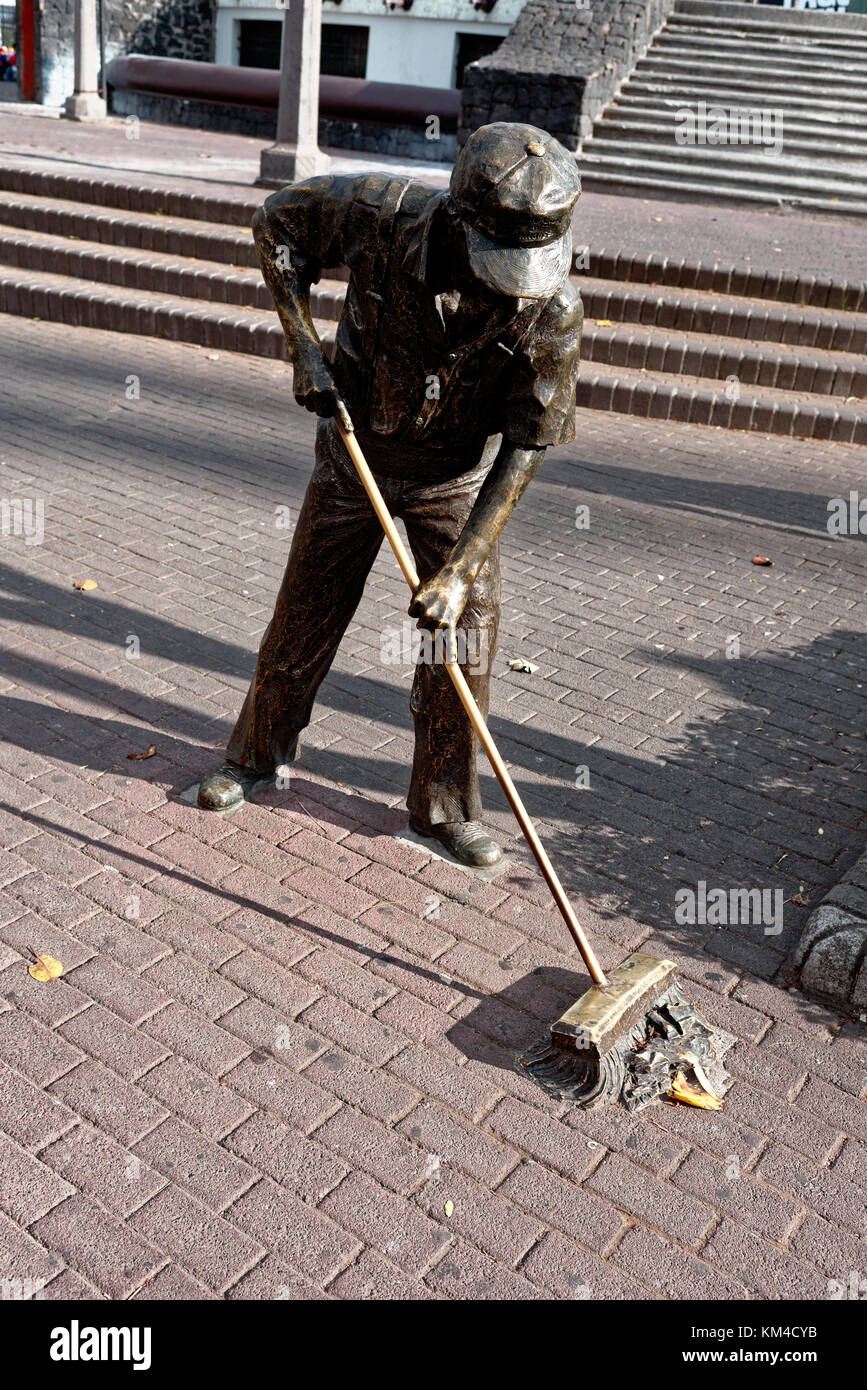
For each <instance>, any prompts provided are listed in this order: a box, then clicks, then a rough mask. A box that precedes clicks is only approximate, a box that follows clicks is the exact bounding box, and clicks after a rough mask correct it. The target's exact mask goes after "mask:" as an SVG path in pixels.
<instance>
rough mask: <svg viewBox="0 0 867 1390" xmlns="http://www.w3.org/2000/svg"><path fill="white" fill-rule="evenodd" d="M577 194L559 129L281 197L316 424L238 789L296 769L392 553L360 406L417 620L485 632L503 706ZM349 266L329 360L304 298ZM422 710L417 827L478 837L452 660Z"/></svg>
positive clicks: (488, 134)
mask: <svg viewBox="0 0 867 1390" xmlns="http://www.w3.org/2000/svg"><path fill="white" fill-rule="evenodd" d="M579 191H580V184H579V180H578V174H577V170H576V167H575V162H574V158H573V157H572V156H571V155H570V154H569V153H568V152H567V151H566V150H564V149H563V148H562V147H561V146H559V145H558V144H557V142H556V141H554V140H552V138H551V137H550V136H548V135H547V134H546V133H545V132H544V131H540V130H537V129H536V128H534V127H532V126H516V125H506V124H497V125H492V126H488V127H485V128H483V129H482V130H481V131H477V132H475V134H474V135H473V136H472V137H471V139H470V141H468V143H467V145H466V146H465V148H464V150H463V151H462V152H461V155H460V156H459V159H458V163H457V165H456V167H455V172H454V176H453V179H452V184H451V188H450V190H449V191H448V192H443V191H431V190H430V189H429V188H427V187H425V186H424V185H423V184H421V183H418V182H416V181H415V180H412V179H394V178H391V177H389V176H387V175H385V174H381V173H373V174H364V175H360V176H357V177H350V176H324V177H320V178H314V179H309V180H306V181H305V182H303V183H299V184H294V185H292V186H290V187H288V188H286V189H283V190H281V191H280V192H278V193H275V194H274V195H272V196H271V197H269V198H268V199H267V200H266V202H265V204H264V206H263V207H262V208H261V209H260V210H259V212H258V213H257V214H256V216H255V218H254V224H253V229H254V235H255V238H256V245H257V249H258V253H259V258H260V261H261V265H262V272H263V275H264V277H265V280H266V282H267V284H268V286H269V287H270V289H271V293H272V295H273V297H274V303H275V305H276V308H277V312H278V314H279V316H280V320H281V323H282V325H283V329H284V332H285V335H286V341H287V344H288V348H289V354H290V357H291V359H292V363H293V367H294V392H295V397H296V399H297V400H298V401H299V402H300V403H301V404H303V405H305V406H306V407H307V408H308V409H309V410H312V411H315V412H316V413H317V414H318V415H319V416H320V417H322V418H321V419H320V423H319V427H318V430H317V439H316V462H315V468H314V471H313V476H312V478H311V481H310V484H309V487H308V490H307V494H306V497H305V500H304V504H303V506H302V509H301V513H300V515H299V517H298V522H297V525H296V527H295V532H294V537H293V541H292V547H291V550H290V554H289V561H288V565H287V568H286V573H285V575H284V578H283V583H282V585H281V588H280V592H279V595H278V598H277V604H276V607H275V611H274V616H273V618H272V620H271V623H270V625H269V627H268V629H267V631H266V633H265V636H264V638H263V640H262V644H261V648H260V651H259V658H258V662H257V667H256V673H255V676H254V678H253V682H252V684H251V687H250V690H249V692H248V695H247V698H246V700H245V702H244V706H243V709H242V711H241V714H240V717H239V719H238V723H237V725H236V728H235V730H234V732H233V734H232V736H231V739H230V741H229V744H228V749H227V758H228V762H227V764H226V765H225V769H224V771H223V774H222V775H223V783H222V790H223V792H225V790H226V787H227V786H228V787H229V793H228V794H229V796H230V797H231V795H232V794H233V791H232V783H233V782H234V783H235V784H236V785H237V786H238V787H239V792H238V795H239V797H240V795H242V794H243V788H242V786H241V784H242V783H243V782H244V780H245V778H244V775H243V774H244V773H246V774H249V773H250V772H256V773H259V774H261V775H268V774H270V773H272V772H273V771H274V770H275V768H277V767H279V766H281V765H282V764H285V763H288V762H290V761H291V760H292V759H293V757H294V756H295V754H296V751H297V747H298V736H299V733H300V731H301V730H302V729H303V728H304V727H305V725H306V724H307V723H308V722H309V719H310V711H311V708H312V704H313V701H314V699H315V696H316V692H317V690H318V687H319V684H320V682H321V681H322V679H323V677H324V676H325V674H326V672H327V670H328V668H329V666H330V664H331V661H332V660H333V657H334V655H335V652H336V650H337V647H338V645H339V643H340V640H341V637H342V636H343V633H344V632H345V630H346V627H347V625H348V624H349V622H350V620H351V618H352V615H353V613H354V612H355V608H356V606H357V604H358V602H359V599H360V598H361V594H362V591H363V588H364V583H365V580H366V578H367V575H368V573H369V572H370V568H371V566H372V564H373V561H374V559H375V558H376V554H377V552H378V550H379V547H380V544H381V541H382V535H381V531H380V528H379V525H378V523H377V521H376V518H375V515H374V513H373V510H372V508H371V507H370V504H369V502H368V501H367V498H366V496H365V494H364V491H363V489H362V487H361V485H360V483H359V481H358V479H357V477H356V476H355V474H354V470H353V467H352V464H351V461H350V459H349V457H348V455H347V453H346V451H345V449H344V447H343V445H342V443H341V441H340V439H339V436H338V434H337V430H336V427H335V425H334V423H333V421H332V420H331V419H330V418H329V417H332V416H334V415H335V413H338V412H340V413H341V414H343V413H344V410H345V408H348V412H349V416H350V417H351V420H352V423H353V425H354V427H355V429H356V431H357V435H358V440H359V443H360V444H361V446H362V448H363V449H364V452H365V455H366V457H367V459H368V461H369V463H370V466H371V468H372V470H373V472H374V474H375V476H376V478H377V480H378V481H379V483H380V486H381V489H382V491H383V493H384V496H385V499H386V502H387V503H388V505H389V508H390V510H391V512H392V514H393V515H395V516H398V517H402V518H403V520H404V523H405V525H406V528H407V533H408V537H409V541H410V546H411V549H412V552H413V556H414V558H415V561H416V568H417V569H418V573H419V576H420V579H421V586H420V588H419V589H418V591H417V593H416V594H415V596H414V598H413V600H412V602H411V604H410V609H409V611H410V614H411V615H412V616H413V617H414V618H415V619H416V620H417V622H418V625H419V627H424V628H430V629H453V628H457V629H458V630H461V629H463V630H464V631H465V633H472V634H473V637H474V639H475V640H473V641H469V640H467V642H466V652H467V653H468V654H469V653H474V654H484V660H483V661H479V662H478V664H476V665H474V664H472V663H471V662H467V663H466V664H465V663H464V662H463V661H462V667H463V670H464V674H465V676H466V677H467V680H468V681H469V683H470V686H471V689H472V692H473V695H474V696H475V698H476V701H477V703H478V704H479V706H480V707H481V708H482V710H483V711H486V710H487V706H488V694H489V681H490V663H491V660H492V658H493V655H494V651H495V646H496V635H497V623H498V618H499V607H500V579H499V564H498V553H497V547H498V541H499V538H500V535H501V533H502V530H503V527H504V526H505V524H506V522H507V521H508V518H509V516H510V515H511V513H512V511H513V510H514V508H515V506H516V505H517V503H518V501H519V499H520V497H521V495H522V494H523V492H524V490H525V488H526V487H527V485H528V483H529V482H530V480H531V479H532V477H533V476H534V474H535V473H536V472H537V470H538V468H539V467H540V465H541V463H542V459H543V457H544V452H545V449H546V448H548V447H549V446H551V445H556V444H559V443H562V442H564V441H566V440H569V439H572V438H573V437H574V396H575V385H576V378H577V371H578V358H579V345H580V334H581V323H582V311H581V301H580V297H579V295H578V292H577V290H576V289H575V287H574V286H573V285H572V283H571V282H570V280H569V279H568V271H569V266H570V259H571V234H570V230H569V227H570V218H571V212H572V208H573V206H574V203H575V201H576V199H577V197H578V193H579ZM339 266H345V267H348V270H349V282H348V286H347V293H346V301H345V304H344V307H343V312H342V315H341V318H340V323H339V326H338V330H337V341H336V348H335V353H334V360H333V362H332V363H329V362H328V361H327V360H326V359H325V357H324V355H323V351H322V346H321V343H320V341H319V338H318V336H317V334H316V331H315V328H314V325H313V320H312V316H311V312H310V299H309V295H310V287H311V285H312V284H314V283H315V282H316V281H317V280H318V279H319V278H320V277H321V276H322V275H323V273H325V272H326V271H327V270H329V269H334V268H336V267H339ZM344 403H345V406H344ZM496 436H501V440H500V441H498V440H497V439H496V438H495V437H496ZM410 705H411V709H412V713H413V717H414V721H415V755H414V760H413V769H412V777H411V784H410V792H409V798H408V804H409V807H410V811H411V814H412V817H413V822H414V824H416V825H417V827H418V828H425V827H427V828H429V829H430V828H439V829H442V828H444V827H460V826H461V825H462V824H466V823H468V822H469V823H472V822H477V821H478V820H479V819H480V817H481V799H480V795H479V786H478V778H477V773H476V739H475V737H474V735H473V733H472V730H471V728H470V726H469V723H468V720H467V718H466V716H465V714H464V712H463V709H462V708H461V706H460V703H459V701H458V700H457V697H456V695H455V693H454V690H453V688H452V686H451V682H450V681H449V679H448V677H447V674H446V672H445V671H444V670H443V668H442V665H441V663H440V662H437V661H435V660H434V661H422V662H421V663H420V664H419V665H418V666H417V669H416V675H415V680H414V683H413V688H412V695H411V699H410ZM238 769H240V770H242V771H240V772H239V771H238ZM246 780H247V784H248V785H249V778H247V779H246ZM217 790H218V788H217V782H216V781H215V779H214V778H211V779H206V781H205V782H204V783H203V784H202V787H201V789H200V805H204V806H209V805H210V806H213V805H214V804H215V800H216V799H217ZM220 804H225V801H223V802H221V803H220ZM449 833H450V835H452V838H454V834H453V832H451V831H450V832H449ZM458 838H460V837H458ZM453 847H454V846H453ZM493 849H496V847H495V846H494V847H493ZM457 850H458V852H460V845H459V844H458V847H457ZM474 852H475V853H476V854H477V856H482V857H483V855H482V851H481V850H480V849H479V848H478V845H477V848H476V850H475V851H474ZM467 858H468V861H470V862H472V861H471V856H470V852H469V850H468V851H467ZM475 862H482V860H481V857H479V858H477V859H476V861H475Z"/></svg>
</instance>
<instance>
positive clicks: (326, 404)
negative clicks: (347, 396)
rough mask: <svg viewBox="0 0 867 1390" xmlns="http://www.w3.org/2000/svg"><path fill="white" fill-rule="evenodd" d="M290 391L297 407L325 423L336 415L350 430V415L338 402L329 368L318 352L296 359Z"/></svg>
mask: <svg viewBox="0 0 867 1390" xmlns="http://www.w3.org/2000/svg"><path fill="white" fill-rule="evenodd" d="M293 391H294V394H295V399H296V401H297V402H298V404H299V405H303V406H304V407H305V409H306V410H312V411H314V412H315V414H317V415H322V416H324V417H325V418H326V419H327V418H329V417H330V416H332V415H337V416H338V418H339V419H340V421H341V423H342V424H343V425H344V426H345V427H346V428H347V429H351V428H352V422H351V421H350V418H349V412H348V411H347V409H346V406H345V405H344V403H343V401H342V400H341V398H340V393H339V392H338V390H337V387H336V385H335V382H334V377H333V376H332V374H331V368H330V366H329V365H328V363H327V362H326V360H325V358H324V357H323V356H322V353H321V352H319V351H318V350H317V351H315V352H311V353H304V354H303V355H301V354H299V356H298V357H297V358H296V360H295V378H294V382H293Z"/></svg>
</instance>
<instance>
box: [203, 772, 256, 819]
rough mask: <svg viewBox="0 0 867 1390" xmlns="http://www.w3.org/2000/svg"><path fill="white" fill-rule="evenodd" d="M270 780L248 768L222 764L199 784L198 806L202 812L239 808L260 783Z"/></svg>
mask: <svg viewBox="0 0 867 1390" xmlns="http://www.w3.org/2000/svg"><path fill="white" fill-rule="evenodd" d="M270 780H271V778H270V777H268V776H264V775H263V774H262V773H261V772H254V771H253V769H252V768H250V767H239V766H238V764H237V763H229V762H226V763H223V766H222V767H218V768H217V771H216V772H212V773H211V775H210V777H206V778H205V779H204V781H203V782H201V783H200V784H199V805H200V806H201V808H202V810H203V811H230V810H231V809H232V807H233V806H240V804H241V802H242V801H246V800H247V798H248V797H249V796H250V794H251V793H252V792H253V790H254V789H255V788H256V787H258V786H259V784H260V782H269V781H270Z"/></svg>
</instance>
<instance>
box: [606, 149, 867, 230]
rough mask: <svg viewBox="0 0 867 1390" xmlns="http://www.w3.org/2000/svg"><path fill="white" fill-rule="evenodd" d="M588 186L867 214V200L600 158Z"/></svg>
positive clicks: (710, 200) (645, 194) (678, 198)
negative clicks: (656, 170)
mask: <svg viewBox="0 0 867 1390" xmlns="http://www.w3.org/2000/svg"><path fill="white" fill-rule="evenodd" d="M582 181H583V184H584V187H585V188H586V189H587V190H588V191H590V192H594V193H622V194H626V195H632V196H635V197H639V196H641V197H648V198H649V197H654V198H672V199H674V200H676V201H678V202H683V201H692V202H705V203H707V204H708V206H713V205H714V204H715V203H729V204H731V205H732V206H734V207H741V206H743V205H744V204H756V205H765V206H769V207H792V208H797V209H798V211H799V212H816V213H835V214H840V215H842V216H852V217H864V216H867V203H851V204H841V203H838V202H835V201H833V200H831V199H827V198H814V197H810V196H808V195H806V194H799V195H798V196H797V197H788V198H787V197H783V196H781V195H780V194H779V193H777V192H775V191H774V190H769V189H767V188H754V187H746V186H739V185H738V184H737V183H729V184H713V183H706V182H703V181H701V180H699V179H692V178H690V177H689V175H688V174H687V173H686V172H684V171H680V170H679V171H678V172H677V173H676V174H667V175H659V174H648V173H644V172H636V171H634V170H632V169H630V170H626V171H624V170H621V169H619V168H617V167H616V166H615V165H612V166H611V167H609V166H608V165H606V163H605V162H604V161H602V160H597V162H596V163H595V165H594V167H593V168H590V169H588V170H587V173H586V176H585V175H584V174H583V173H582Z"/></svg>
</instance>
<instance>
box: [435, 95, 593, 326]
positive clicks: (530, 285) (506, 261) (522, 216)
mask: <svg viewBox="0 0 867 1390" xmlns="http://www.w3.org/2000/svg"><path fill="white" fill-rule="evenodd" d="M580 192H581V180H580V178H579V176H578V168H577V166H576V164H575V159H574V156H573V155H571V154H570V153H569V151H568V150H567V149H566V148H565V147H564V146H563V145H561V144H560V142H559V141H558V140H555V139H554V138H553V136H551V135H548V133H547V132H546V131H544V130H539V129H538V127H537V126H533V125H517V124H516V125H513V124H511V123H510V122H507V121H495V122H493V124H491V125H483V126H480V127H479V129H478V130H475V131H473V134H472V135H471V136H470V138H469V139H468V140H467V142H466V144H465V145H464V147H463V149H462V150H461V152H460V154H459V155H458V158H457V162H456V164H455V167H454V169H453V171H452V177H451V183H450V184H449V200H450V202H451V205H452V207H453V208H454V209H455V211H456V212H457V213H458V214H459V215H460V217H461V219H462V220H463V222H464V224H465V228H466V235H467V248H468V250H469V256H470V265H471V266H472V268H473V272H474V274H476V275H477V276H478V277H479V279H480V280H482V281H483V282H484V284H486V285H488V286H489V288H490V289H492V290H495V291H496V292H497V293H498V294H506V295H513V296H515V297H518V298H522V299H547V298H548V297H549V296H550V295H552V294H554V293H555V292H556V291H557V290H558V289H559V288H560V286H561V285H562V283H563V281H564V280H565V279H566V276H567V275H568V274H569V269H570V266H571V261H572V231H571V223H572V209H573V207H574V206H575V203H576V202H577V200H578V195H579V194H580Z"/></svg>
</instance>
